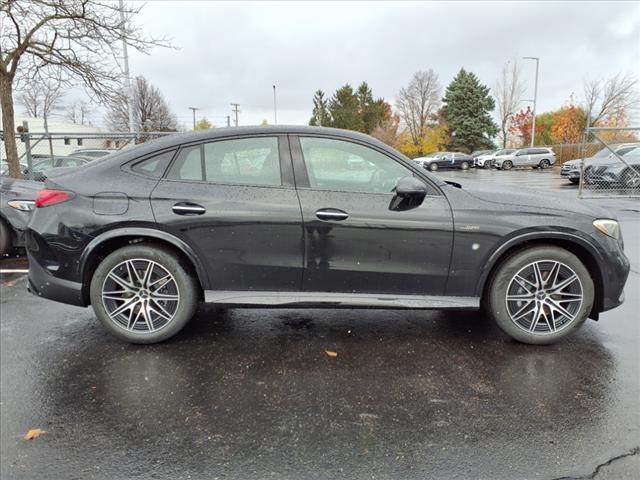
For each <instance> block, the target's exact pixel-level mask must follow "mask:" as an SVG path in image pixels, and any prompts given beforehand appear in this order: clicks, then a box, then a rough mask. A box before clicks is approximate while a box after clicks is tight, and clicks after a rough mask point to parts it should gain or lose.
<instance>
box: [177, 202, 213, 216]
mask: <svg viewBox="0 0 640 480" xmlns="http://www.w3.org/2000/svg"><path fill="white" fill-rule="evenodd" d="M171 210H172V211H173V213H175V214H176V215H202V214H203V213H205V212H206V211H207V209H206V208H204V207H203V206H202V205H198V204H197V203H190V202H179V203H176V204H175V205H174V206H173V207H171Z"/></svg>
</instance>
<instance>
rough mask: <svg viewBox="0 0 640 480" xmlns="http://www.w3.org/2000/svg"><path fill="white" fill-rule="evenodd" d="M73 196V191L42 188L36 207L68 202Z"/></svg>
mask: <svg viewBox="0 0 640 480" xmlns="http://www.w3.org/2000/svg"><path fill="white" fill-rule="evenodd" d="M72 197H73V193H72V192H65V191H64V190H48V189H46V188H45V189H43V190H40V192H39V193H38V196H37V197H36V208H44V207H50V206H51V205H56V204H58V203H62V202H66V201H67V200H70V199H71V198H72Z"/></svg>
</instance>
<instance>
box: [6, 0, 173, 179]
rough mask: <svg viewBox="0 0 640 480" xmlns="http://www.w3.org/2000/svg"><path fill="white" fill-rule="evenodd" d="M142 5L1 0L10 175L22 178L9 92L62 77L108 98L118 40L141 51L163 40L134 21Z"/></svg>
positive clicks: (118, 76) (115, 84)
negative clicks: (27, 81)
mask: <svg viewBox="0 0 640 480" xmlns="http://www.w3.org/2000/svg"><path fill="white" fill-rule="evenodd" d="M140 8H141V7H131V6H125V7H123V8H122V10H121V9H120V7H119V4H118V3H117V2H108V1H100V0H2V2H1V3H0V28H1V29H2V35H0V106H1V107H2V124H3V129H4V131H6V132H8V133H9V134H8V135H5V136H4V139H5V149H6V152H7V161H8V163H9V174H10V175H11V176H14V177H18V176H19V175H20V168H19V164H18V154H17V148H16V141H15V137H14V136H13V135H12V133H13V132H15V119H14V111H13V91H14V87H15V86H16V83H18V82H19V80H20V79H23V78H34V77H40V78H49V77H50V76H51V74H52V72H53V71H60V72H62V74H63V78H62V82H63V84H64V85H72V84H73V83H76V82H78V83H80V84H82V85H83V86H84V87H85V89H86V90H87V91H88V92H90V93H91V94H93V95H95V96H98V97H99V98H103V99H104V98H106V97H107V96H109V94H112V93H113V92H114V90H117V89H118V88H119V85H120V82H121V80H122V72H121V71H120V69H119V68H118V66H117V63H118V58H119V57H120V54H121V45H122V42H123V41H124V42H126V43H127V45H129V46H131V47H132V48H134V49H136V50H138V51H141V52H143V53H147V52H149V50H150V49H151V48H152V47H153V46H156V45H163V46H168V44H167V41H166V40H164V39H153V38H149V37H146V36H145V35H143V33H142V32H141V30H140V27H138V26H136V25H134V24H133V23H132V19H133V17H135V15H137V14H138V13H139V12H140Z"/></svg>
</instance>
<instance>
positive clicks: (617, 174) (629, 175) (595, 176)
mask: <svg viewBox="0 0 640 480" xmlns="http://www.w3.org/2000/svg"><path fill="white" fill-rule="evenodd" d="M639 130H640V127H626V128H618V127H590V128H588V129H587V131H586V133H585V143H584V145H585V146H586V145H590V144H592V143H593V142H594V141H595V142H597V144H599V145H600V149H599V151H598V152H597V153H595V154H592V153H591V149H590V148H585V149H584V152H583V154H582V155H581V161H580V162H579V164H578V165H574V168H575V167H578V168H579V169H580V174H579V189H578V196H579V197H582V198H588V197H617V196H634V197H635V196H640V143H638V142H637V139H638V131H639Z"/></svg>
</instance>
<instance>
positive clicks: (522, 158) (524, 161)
mask: <svg viewBox="0 0 640 480" xmlns="http://www.w3.org/2000/svg"><path fill="white" fill-rule="evenodd" d="M527 165H530V162H529V149H527V148H523V149H521V150H518V151H517V152H516V154H515V155H514V157H513V166H514V167H525V166H527Z"/></svg>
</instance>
